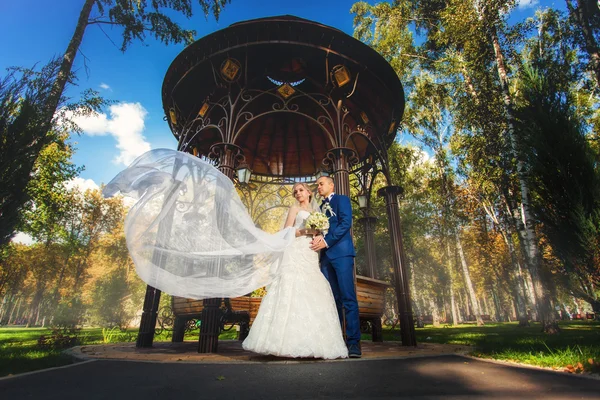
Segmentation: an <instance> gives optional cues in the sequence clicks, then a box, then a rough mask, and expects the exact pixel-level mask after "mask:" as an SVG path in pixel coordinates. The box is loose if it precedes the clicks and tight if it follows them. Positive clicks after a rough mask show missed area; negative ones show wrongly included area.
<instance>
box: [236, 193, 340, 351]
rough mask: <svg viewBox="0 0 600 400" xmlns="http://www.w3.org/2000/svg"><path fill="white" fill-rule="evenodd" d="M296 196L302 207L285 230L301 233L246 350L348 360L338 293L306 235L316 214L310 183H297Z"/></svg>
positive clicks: (297, 207) (291, 212) (291, 213)
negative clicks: (308, 222)
mask: <svg viewBox="0 0 600 400" xmlns="http://www.w3.org/2000/svg"><path fill="white" fill-rule="evenodd" d="M293 195H294V197H295V198H296V200H297V202H298V203H297V204H296V205H294V206H292V207H291V208H290V210H289V212H288V216H287V220H286V223H285V228H289V227H294V228H296V239H295V241H294V242H293V244H292V245H291V246H289V247H288V248H287V250H286V251H285V253H284V255H283V261H282V265H281V266H280V267H279V268H280V271H279V275H278V277H277V278H275V280H274V281H273V282H272V283H271V284H270V286H269V287H268V289H267V295H266V296H265V297H264V298H263V300H262V302H261V305H260V309H259V310H258V314H257V316H256V319H255V320H254V323H253V324H252V327H251V329H250V333H249V335H248V337H247V338H246V340H244V343H243V344H242V346H243V348H244V349H246V350H250V351H253V352H256V353H261V354H271V355H275V356H281V357H315V358H326V359H332V358H340V357H342V358H345V357H347V356H348V350H347V348H346V344H345V342H344V339H343V337H342V331H341V327H340V321H339V318H338V312H337V309H336V306H335V301H334V298H333V293H332V292H331V287H330V285H329V283H328V282H327V279H326V278H325V276H324V275H323V274H322V273H321V270H320V268H319V255H318V253H317V252H315V251H312V250H310V248H309V247H310V241H311V238H310V237H309V236H306V235H305V230H304V223H305V221H306V218H307V217H308V216H309V215H310V213H311V211H312V209H313V207H312V206H311V200H312V193H311V192H310V189H309V188H308V185H307V184H306V183H296V184H295V185H294V187H293Z"/></svg>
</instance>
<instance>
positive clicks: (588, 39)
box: [565, 0, 600, 88]
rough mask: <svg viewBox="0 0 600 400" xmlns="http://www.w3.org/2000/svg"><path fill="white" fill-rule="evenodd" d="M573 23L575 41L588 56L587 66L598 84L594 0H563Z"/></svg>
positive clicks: (598, 18)
mask: <svg viewBox="0 0 600 400" xmlns="http://www.w3.org/2000/svg"><path fill="white" fill-rule="evenodd" d="M565 1H566V3H567V9H568V10H569V15H570V17H571V19H572V21H573V25H574V26H576V27H577V35H576V36H575V40H576V43H577V44H578V45H579V47H580V48H582V49H584V51H585V53H587V56H588V60H587V61H588V63H587V64H588V66H589V69H590V70H591V71H592V72H593V74H594V76H595V78H596V88H598V87H599V86H600V48H599V47H598V40H599V37H600V8H599V7H598V2H597V1H594V0H575V1H573V0H565Z"/></svg>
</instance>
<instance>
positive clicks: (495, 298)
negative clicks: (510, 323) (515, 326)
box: [492, 284, 504, 322]
mask: <svg viewBox="0 0 600 400" xmlns="http://www.w3.org/2000/svg"><path fill="white" fill-rule="evenodd" d="M492 300H493V301H494V310H495V311H496V321H497V322H504V316H503V315H502V308H501V307H500V299H499V298H498V291H497V290H496V285H495V284H492Z"/></svg>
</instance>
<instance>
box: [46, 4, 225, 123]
mask: <svg viewBox="0 0 600 400" xmlns="http://www.w3.org/2000/svg"><path fill="white" fill-rule="evenodd" d="M228 2H229V0H198V3H199V5H200V6H201V8H202V11H203V12H204V15H205V16H206V17H207V16H208V14H209V12H211V11H212V13H213V15H214V17H215V18H216V19H218V17H219V14H220V13H221V9H222V8H223V7H224V6H225V4H227V3H228ZM94 10H95V13H94ZM167 12H176V13H178V14H180V15H182V16H184V17H186V18H190V17H191V16H192V12H193V7H192V0H162V1H160V2H159V1H152V2H150V4H148V1H147V0H140V1H136V2H133V1H127V0H85V3H84V4H83V7H82V9H81V12H80V13H79V19H78V21H77V25H76V26H75V32H74V33H73V36H72V37H71V40H70V41H69V45H68V46H67V50H66V51H65V53H64V54H63V56H62V61H61V65H60V69H59V70H58V73H57V76H56V79H55V80H54V82H53V84H52V90H51V96H50V97H49V98H48V101H47V103H46V110H47V113H46V115H45V116H44V122H45V125H46V128H49V127H50V126H51V124H52V120H53V118H54V114H55V113H56V110H58V107H59V102H60V98H61V97H62V96H63V93H64V91H65V87H66V84H67V82H68V80H69V76H70V75H71V70H72V68H73V62H74V61H75V56H76V55H77V52H78V51H79V47H80V46H81V41H82V40H83V36H84V34H85V31H86V29H87V27H88V26H90V25H111V26H118V27H120V28H122V29H123V32H122V36H123V41H122V44H121V51H125V50H126V49H127V47H128V46H129V45H130V44H131V42H132V41H133V40H140V41H142V42H143V41H144V39H145V38H146V35H147V34H150V35H151V36H153V37H154V38H156V39H157V40H160V41H161V42H163V43H165V44H170V43H186V44H189V43H191V42H193V40H194V34H195V32H194V31H192V30H186V29H183V28H182V27H181V26H180V25H179V24H178V23H176V22H175V21H173V20H172V19H171V18H170V17H169V16H168V15H167V14H166V13H167Z"/></svg>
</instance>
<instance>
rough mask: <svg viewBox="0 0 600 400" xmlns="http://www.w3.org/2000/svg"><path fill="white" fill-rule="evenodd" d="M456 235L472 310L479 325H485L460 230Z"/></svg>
mask: <svg viewBox="0 0 600 400" xmlns="http://www.w3.org/2000/svg"><path fill="white" fill-rule="evenodd" d="M455 235H456V236H455V237H456V249H457V250H458V255H459V257H460V263H461V266H462V272H463V277H464V279H465V285H466V287H467V293H468V295H469V300H470V302H471V310H473V315H474V316H475V319H476V320H477V326H483V319H482V318H481V311H479V303H478V302H477V296H476V295H475V289H474V288H473V282H472V281H471V274H470V273H469V266H468V265H467V260H466V258H465V253H464V251H463V248H462V244H461V242H460V236H459V234H458V232H456V234H455Z"/></svg>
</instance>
